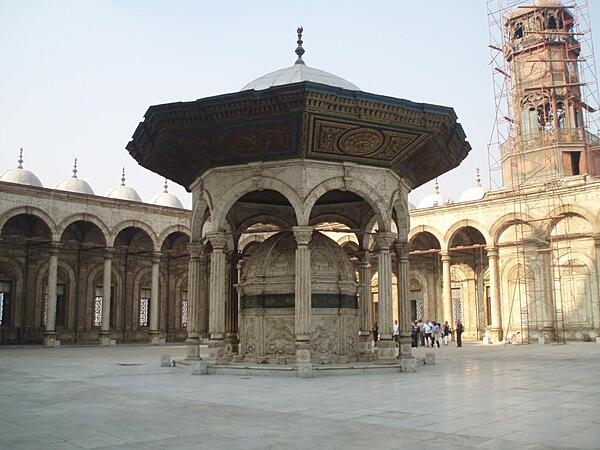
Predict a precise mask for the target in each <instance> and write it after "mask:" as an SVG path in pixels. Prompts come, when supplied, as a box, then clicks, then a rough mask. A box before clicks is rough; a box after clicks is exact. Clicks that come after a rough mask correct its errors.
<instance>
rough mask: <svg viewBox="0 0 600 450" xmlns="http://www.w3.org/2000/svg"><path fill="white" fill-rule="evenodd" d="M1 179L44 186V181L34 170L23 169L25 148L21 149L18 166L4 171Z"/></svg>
mask: <svg viewBox="0 0 600 450" xmlns="http://www.w3.org/2000/svg"><path fill="white" fill-rule="evenodd" d="M0 181H7V182H9V183H17V184H27V185H29V186H38V187H42V182H41V181H40V179H39V178H38V177H37V176H36V175H35V174H34V173H33V172H31V171H30V170H27V169H23V149H21V150H20V151H19V165H18V166H17V168H16V169H9V170H7V171H6V172H4V173H3V174H2V175H1V176H0Z"/></svg>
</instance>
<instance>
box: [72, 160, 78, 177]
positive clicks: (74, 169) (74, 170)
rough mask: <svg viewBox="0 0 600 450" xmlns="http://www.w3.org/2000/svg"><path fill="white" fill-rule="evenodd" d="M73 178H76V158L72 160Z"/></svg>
mask: <svg viewBox="0 0 600 450" xmlns="http://www.w3.org/2000/svg"><path fill="white" fill-rule="evenodd" d="M73 178H77V158H75V161H73Z"/></svg>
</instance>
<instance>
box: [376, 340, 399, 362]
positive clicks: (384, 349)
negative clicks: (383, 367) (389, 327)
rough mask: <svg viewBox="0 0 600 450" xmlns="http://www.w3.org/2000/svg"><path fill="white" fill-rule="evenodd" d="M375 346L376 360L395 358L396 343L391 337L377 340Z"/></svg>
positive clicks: (387, 360)
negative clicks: (377, 342)
mask: <svg viewBox="0 0 600 450" xmlns="http://www.w3.org/2000/svg"><path fill="white" fill-rule="evenodd" d="M377 348H378V350H377V361H379V362H393V361H394V360H395V359H396V343H395V342H394V341H392V340H391V339H386V340H381V341H379V344H378V346H377Z"/></svg>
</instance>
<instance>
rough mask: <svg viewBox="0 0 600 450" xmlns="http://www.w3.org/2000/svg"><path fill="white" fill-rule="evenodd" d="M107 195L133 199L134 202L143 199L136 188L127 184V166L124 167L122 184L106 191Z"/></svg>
mask: <svg viewBox="0 0 600 450" xmlns="http://www.w3.org/2000/svg"><path fill="white" fill-rule="evenodd" d="M106 197H110V198H119V199H121V200H132V201H134V202H141V201H142V199H141V197H140V196H139V194H138V193H137V192H136V190H135V189H133V188H131V187H129V186H125V167H123V173H122V175H121V184H120V185H119V186H117V187H114V188H112V189H111V190H110V191H108V192H107V193H106Z"/></svg>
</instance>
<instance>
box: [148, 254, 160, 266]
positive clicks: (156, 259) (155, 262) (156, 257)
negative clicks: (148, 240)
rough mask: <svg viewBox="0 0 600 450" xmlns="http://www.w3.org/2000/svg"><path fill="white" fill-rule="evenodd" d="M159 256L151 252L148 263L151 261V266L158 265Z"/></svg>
mask: <svg viewBox="0 0 600 450" xmlns="http://www.w3.org/2000/svg"><path fill="white" fill-rule="evenodd" d="M161 255H162V253H161V252H152V254H151V255H150V261H152V264H158V263H159V262H160V257H161Z"/></svg>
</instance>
